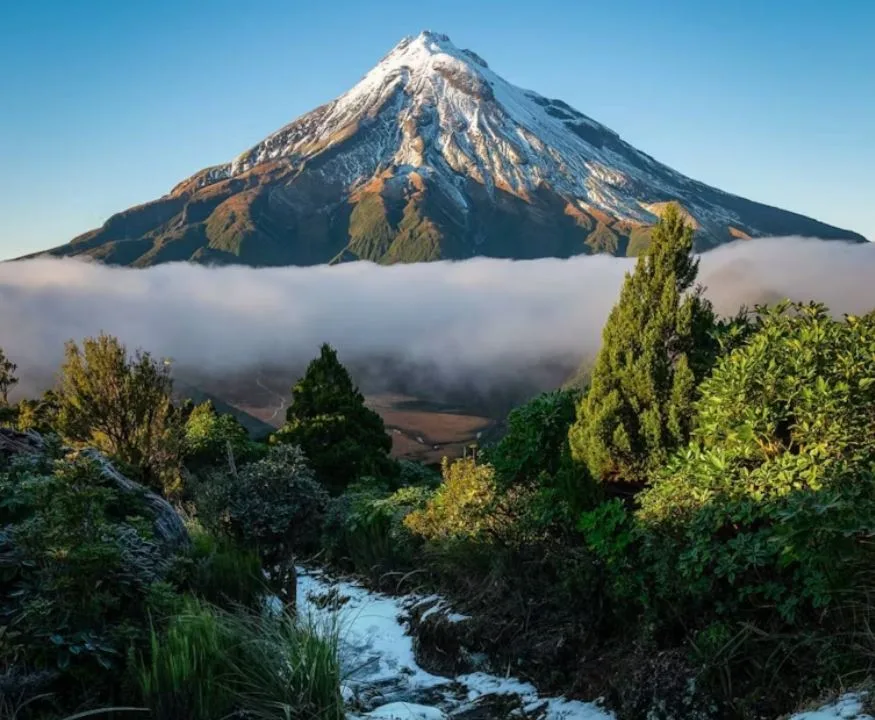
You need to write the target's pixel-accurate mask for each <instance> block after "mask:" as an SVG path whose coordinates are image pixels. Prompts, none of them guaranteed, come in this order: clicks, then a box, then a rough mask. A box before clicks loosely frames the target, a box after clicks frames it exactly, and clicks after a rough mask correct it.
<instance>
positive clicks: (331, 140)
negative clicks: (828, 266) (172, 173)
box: [49, 32, 864, 267]
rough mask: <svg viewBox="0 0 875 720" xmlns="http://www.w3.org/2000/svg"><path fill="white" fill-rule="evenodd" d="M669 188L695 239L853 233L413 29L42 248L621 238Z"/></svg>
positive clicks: (214, 258)
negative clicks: (250, 131) (294, 105)
mask: <svg viewBox="0 0 875 720" xmlns="http://www.w3.org/2000/svg"><path fill="white" fill-rule="evenodd" d="M668 201H678V202H680V203H681V205H682V206H683V207H684V209H685V210H686V212H687V213H688V215H689V217H690V218H691V220H692V221H693V222H694V224H695V227H696V228H697V243H698V249H700V250H703V249H707V248H709V247H713V246H715V245H718V244H721V243H724V242H729V241H731V240H733V239H738V238H756V237H761V236H764V235H804V236H813V237H820V238H824V239H844V240H853V241H861V242H862V241H863V240H864V239H863V238H862V237H861V236H860V235H857V234H856V233H853V232H850V231H847V230H842V229H839V228H835V227H832V226H829V225H826V224H824V223H820V222H818V221H816V220H812V219H810V218H807V217H803V216H802V215H797V214H795V213H792V212H787V211H784V210H778V209H776V208H772V207H768V206H766V205H761V204H759V203H756V202H751V201H749V200H745V199H744V198H741V197H738V196H735V195H730V194H728V193H725V192H722V191H720V190H717V189H715V188H712V187H709V186H707V185H704V184H703V183H700V182H697V181H695V180H692V179H690V178H687V177H684V176H683V175H681V174H680V173H678V172H675V171H674V170H672V169H671V168H669V167H667V166H665V165H663V164H661V163H659V162H657V161H656V160H654V159H653V158H652V157H650V156H649V155H647V154H645V153H643V152H641V151H639V150H637V149H635V148H634V147H632V146H631V145H629V144H628V143H627V142H625V141H624V140H623V139H622V138H620V136H619V135H618V134H617V133H615V132H614V131H612V130H611V129H609V128H607V127H605V126H604V125H601V124H600V123H598V122H596V121H595V120H593V119H591V118H589V117H587V116H586V115H584V114H583V113H581V112H579V111H577V110H575V109H574V108H572V107H571V106H569V105H568V104H567V103H564V102H562V101H561V100H555V99H549V98H545V97H543V96H541V95H538V94H537V93H535V92H531V91H527V90H523V89H521V88H518V87H516V86H514V85H512V84H510V83H509V82H507V81H505V80H504V79H502V78H501V77H500V76H499V75H497V74H496V73H495V72H493V71H492V70H491V69H490V68H489V66H488V64H487V63H486V62H485V61H484V60H483V59H482V58H480V57H479V56H478V55H477V54H476V53H473V52H471V51H469V50H462V49H459V48H457V47H456V46H455V45H453V44H452V42H450V40H449V38H447V37H446V36H445V35H439V34H436V33H431V32H424V33H422V34H420V35H419V36H417V37H415V38H412V37H411V38H405V39H404V40H402V41H401V42H400V43H399V44H398V45H397V46H396V47H395V48H394V49H393V50H392V51H391V52H390V53H389V54H388V55H387V56H386V57H385V58H384V59H383V60H382V61H381V62H380V63H379V64H378V65H377V66H376V67H374V68H373V69H372V70H371V71H370V72H369V73H368V74H367V75H365V77H364V78H363V79H362V80H361V81H360V82H359V83H358V84H357V85H355V87H353V88H352V89H351V90H350V91H349V92H347V93H345V94H344V95H342V96H341V97H339V98H337V99H336V100H333V101H331V102H329V103H327V104H325V105H322V106H321V107H318V108H316V109H315V110H313V111H312V112H309V113H307V114H305V115H303V116H301V117H300V118H298V119H297V120H295V121H294V122H292V123H291V124H289V125H287V126H286V127H284V128H282V129H280V130H279V131H277V132H276V133H274V134H272V135H271V136H269V137H268V138H266V139H265V140H263V141H262V142H260V143H258V144H257V145H256V146H254V147H253V148H251V149H249V150H247V151H246V152H244V153H242V154H241V155H239V156H238V157H237V158H236V159H235V160H233V161H232V162H229V163H225V164H224V165H217V166H215V167H211V168H207V169H205V170H202V171H200V172H198V173H196V174H195V175H193V176H192V177H190V178H188V179H187V180H184V181H183V182H181V183H179V184H178V185H177V186H176V187H175V188H174V189H173V190H172V191H171V192H170V194H169V195H167V196H165V197H163V198H161V199H159V200H156V201H154V202H151V203H147V204H145V205H141V206H139V207H135V208H131V209H130V210H126V211H125V212H122V213H119V214H118V215H114V216H113V217H111V218H110V219H109V220H108V221H107V222H106V223H105V224H104V225H103V227H101V228H99V229H96V230H92V231H91V232H88V233H86V234H84V235H82V236H80V237H78V238H76V239H74V240H73V241H72V242H70V243H69V244H67V245H63V246H61V247H58V248H55V249H54V250H50V251H49V254H50V255H57V256H78V255H84V256H89V257H92V258H95V259H98V260H100V261H103V262H106V263H110V264H114V265H128V266H135V267H146V266H150V265H156V264H159V263H163V262H170V261H179V260H185V261H191V262H197V263H205V264H215V263H241V264H246V265H253V266H277V265H313V264H320V263H327V262H344V261H352V260H371V261H375V262H380V263H395V262H417V261H428V260H439V259H462V258H468V257H473V256H478V255H482V256H489V257H502V258H516V259H528V258H539V257H568V256H571V255H576V254H580V253H591V252H607V253H611V254H615V255H634V254H637V253H638V252H640V251H641V250H642V249H643V248H645V247H646V245H647V243H648V242H649V228H650V227H651V226H652V225H653V223H654V222H655V220H656V216H657V214H658V212H659V211H660V208H661V207H662V206H663V205H664V204H665V203H666V202H668Z"/></svg>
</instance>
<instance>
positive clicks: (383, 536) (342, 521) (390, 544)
mask: <svg viewBox="0 0 875 720" xmlns="http://www.w3.org/2000/svg"><path fill="white" fill-rule="evenodd" d="M431 492H432V491H431V490H430V489H429V488H427V487H423V486H408V487H402V488H400V489H399V490H396V491H395V492H389V491H388V490H387V489H386V488H385V486H383V485H381V484H379V483H377V482H374V481H370V482H368V481H364V482H359V483H356V484H353V485H351V486H350V487H349V488H348V489H347V491H346V492H345V493H344V494H343V495H341V496H339V497H337V498H334V499H333V500H332V501H331V502H330V503H329V505H328V510H327V512H326V514H325V524H324V529H323V545H324V547H325V548H326V550H327V551H328V554H329V557H330V558H331V559H332V560H333V561H335V562H341V563H344V564H348V565H349V566H351V567H352V568H353V569H355V570H358V571H361V572H368V573H371V574H373V575H375V576H379V575H380V574H382V573H383V572H385V571H387V570H398V569H401V568H407V567H410V566H411V564H412V563H413V560H414V556H415V551H416V548H417V545H418V543H417V542H416V539H415V538H414V537H413V535H412V534H411V532H410V530H408V528H407V527H406V526H405V524H404V518H406V517H407V515H409V514H410V513H411V512H412V511H414V510H417V509H421V508H422V507H424V505H425V503H426V501H427V500H428V498H429V497H430V496H431Z"/></svg>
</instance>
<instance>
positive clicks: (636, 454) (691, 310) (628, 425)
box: [569, 204, 717, 484]
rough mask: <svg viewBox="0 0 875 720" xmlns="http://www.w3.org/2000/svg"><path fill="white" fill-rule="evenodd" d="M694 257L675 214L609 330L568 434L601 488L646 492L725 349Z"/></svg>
mask: <svg viewBox="0 0 875 720" xmlns="http://www.w3.org/2000/svg"><path fill="white" fill-rule="evenodd" d="M692 248H693V228H692V227H691V226H690V225H688V224H687V223H686V222H685V221H684V217H683V214H682V212H681V210H680V208H679V207H678V206H677V205H676V204H671V205H669V206H668V207H667V208H666V210H665V211H664V213H663V215H662V217H661V218H660V220H659V222H658V223H657V225H656V227H655V228H654V231H653V236H652V242H651V244H650V247H649V248H648V251H647V252H646V253H645V254H644V255H642V256H640V257H639V258H638V262H637V265H636V267H635V272H634V273H633V274H628V273H627V275H626V280H625V282H624V284H623V288H622V291H621V293H620V300H619V302H618V303H617V304H616V305H615V306H614V308H613V310H612V311H611V314H610V316H609V317H608V321H607V323H606V324H605V328H604V332H603V336H602V347H601V350H600V351H599V354H598V357H597V358H596V362H595V366H594V367H593V370H592V379H591V383H590V388H589V392H588V393H587V395H586V396H585V397H584V399H583V400H582V401H581V403H580V405H579V406H578V411H577V421H576V422H575V424H574V425H573V426H572V428H571V430H570V433H569V439H570V444H571V451H572V456H573V457H574V459H575V460H577V461H579V462H582V463H584V464H586V466H587V467H588V469H589V471H590V473H591V474H592V475H593V477H595V478H597V479H601V480H604V481H610V482H614V481H623V482H631V483H636V484H644V483H646V482H647V479H648V476H649V474H650V473H651V472H652V471H653V470H654V469H655V468H657V467H659V466H660V465H661V464H662V463H663V462H664V461H665V459H666V457H667V455H668V454H669V453H670V452H671V451H672V450H674V449H675V448H677V447H678V446H679V445H681V444H683V443H685V442H686V441H687V439H688V437H689V432H690V423H691V416H692V402H693V400H694V398H695V394H696V388H697V385H698V382H699V381H700V380H701V379H702V378H703V377H704V375H705V374H706V373H707V372H708V371H709V370H710V368H711V366H712V364H713V361H714V357H715V354H716V347H717V344H716V341H715V340H714V338H713V335H712V329H713V327H714V322H715V320H714V313H713V310H712V308H711V304H710V302H709V301H708V300H706V299H705V298H704V297H703V295H702V288H701V287H699V286H694V284H695V280H696V275H697V273H698V261H697V260H696V259H694V258H693V257H692V256H691V252H692Z"/></svg>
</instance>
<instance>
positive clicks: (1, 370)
mask: <svg viewBox="0 0 875 720" xmlns="http://www.w3.org/2000/svg"><path fill="white" fill-rule="evenodd" d="M17 369H18V366H17V365H16V364H15V363H14V362H12V361H11V360H10V359H9V358H7V357H6V353H4V352H3V349H2V348H0V406H7V405H9V390H10V389H11V388H13V387H14V386H15V385H17V384H18V378H17V377H16V376H15V371H16V370H17Z"/></svg>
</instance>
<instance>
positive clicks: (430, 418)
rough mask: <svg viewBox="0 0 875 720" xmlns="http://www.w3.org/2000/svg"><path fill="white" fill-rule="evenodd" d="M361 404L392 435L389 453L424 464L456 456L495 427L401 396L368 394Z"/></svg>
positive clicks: (487, 421) (488, 421)
mask: <svg viewBox="0 0 875 720" xmlns="http://www.w3.org/2000/svg"><path fill="white" fill-rule="evenodd" d="M365 402H366V404H367V405H368V407H370V408H371V409H372V410H374V411H375V412H378V413H379V414H380V416H381V417H382V418H383V422H384V423H386V429H387V430H388V431H389V434H390V435H391V436H392V454H393V455H394V456H395V457H399V458H406V459H408V460H417V461H419V462H424V463H437V462H440V461H441V459H442V458H443V457H444V456H446V457H449V458H456V457H460V456H461V455H462V453H463V452H464V449H465V446H466V445H468V444H470V443H473V442H476V441H477V439H478V437H479V436H480V434H481V433H482V432H483V431H485V430H487V429H489V428H491V427H492V426H493V425H494V424H495V422H494V421H493V420H491V419H489V418H486V417H482V416H479V415H470V414H467V413H465V412H464V411H463V410H459V409H455V410H454V409H452V408H448V409H444V408H440V407H436V406H431V405H430V404H429V403H423V402H421V401H420V400H418V399H417V398H412V397H407V396H404V395H394V394H384V395H372V396H369V397H367V398H365ZM420 408H421V409H420Z"/></svg>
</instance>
